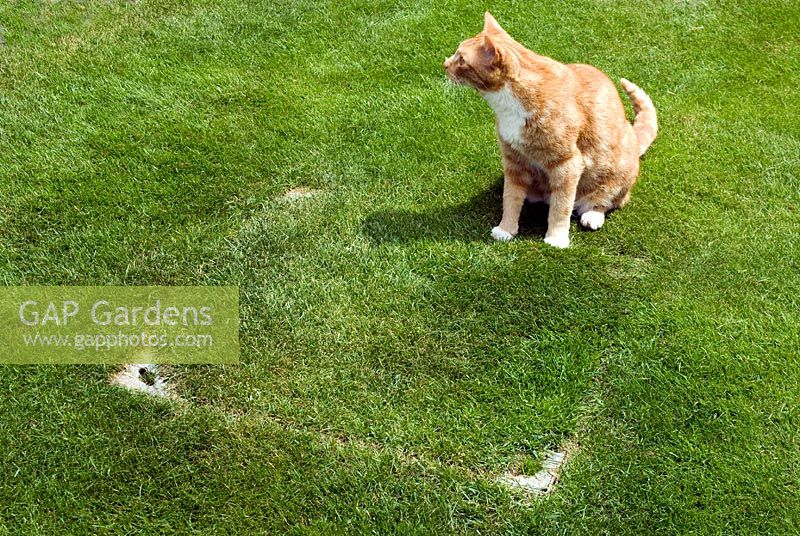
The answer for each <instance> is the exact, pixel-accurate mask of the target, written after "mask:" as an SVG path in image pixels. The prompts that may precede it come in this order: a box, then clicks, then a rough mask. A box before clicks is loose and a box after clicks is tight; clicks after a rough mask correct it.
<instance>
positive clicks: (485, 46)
mask: <svg viewBox="0 0 800 536" xmlns="http://www.w3.org/2000/svg"><path fill="white" fill-rule="evenodd" d="M513 42H514V40H513V39H511V37H510V36H509V35H508V34H507V33H506V31H505V30H503V28H501V27H500V25H499V24H498V23H497V21H496V20H495V19H494V17H492V14H491V13H489V12H488V11H487V12H486V14H485V15H484V24H483V31H482V32H481V33H479V34H478V35H476V36H475V37H473V38H471V39H467V40H466V41H463V42H462V43H461V44H460V45H458V49H457V50H456V53H455V54H453V55H452V56H450V57H449V58H447V59H446V60H445V62H444V70H445V72H446V73H447V76H448V77H449V78H450V80H452V81H453V82H455V83H456V84H464V85H467V86H472V87H474V88H475V89H477V90H479V91H495V90H498V89H500V88H502V87H503V85H504V84H505V83H506V80H507V78H508V73H509V65H508V64H509V62H508V61H507V58H506V55H507V49H508V46H509V44H511V43H513Z"/></svg>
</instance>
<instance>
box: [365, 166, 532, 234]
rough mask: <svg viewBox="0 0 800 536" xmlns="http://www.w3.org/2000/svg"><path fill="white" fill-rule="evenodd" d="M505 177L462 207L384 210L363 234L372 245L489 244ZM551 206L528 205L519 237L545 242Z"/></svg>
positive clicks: (367, 221)
mask: <svg viewBox="0 0 800 536" xmlns="http://www.w3.org/2000/svg"><path fill="white" fill-rule="evenodd" d="M502 198H503V177H500V179H498V180H497V181H496V182H495V184H494V185H493V186H492V187H491V188H489V189H487V190H486V191H484V192H481V193H480V194H478V195H476V196H474V197H473V198H472V199H470V200H469V201H467V202H465V203H462V204H460V205H452V206H449V207H443V208H435V209H431V210H427V211H422V212H415V211H411V210H384V211H380V212H375V213H373V214H371V215H370V216H369V217H367V218H366V219H365V220H364V222H363V229H364V233H365V234H366V235H367V236H369V237H370V239H371V240H372V242H373V243H376V244H384V243H403V242H413V241H416V240H458V241H462V242H474V241H486V240H488V239H489V232H490V231H491V229H492V227H494V226H495V225H497V224H498V222H499V221H500V217H501V215H502ZM547 211H548V206H547V205H545V204H543V203H535V204H530V203H525V206H524V207H523V208H522V215H521V217H520V230H519V236H521V237H525V236H534V237H539V238H542V237H544V234H545V231H546V230H547Z"/></svg>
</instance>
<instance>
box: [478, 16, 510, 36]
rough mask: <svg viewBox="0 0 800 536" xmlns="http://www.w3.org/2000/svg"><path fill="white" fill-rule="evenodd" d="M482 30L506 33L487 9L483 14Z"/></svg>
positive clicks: (488, 32)
mask: <svg viewBox="0 0 800 536" xmlns="http://www.w3.org/2000/svg"><path fill="white" fill-rule="evenodd" d="M483 31H484V33H487V34H498V35H508V34H507V33H506V31H505V30H504V29H503V28H502V27H501V26H500V24H499V23H498V22H497V21H496V20H495V18H494V17H492V14H491V13H489V12H488V11H487V12H486V13H484V15H483Z"/></svg>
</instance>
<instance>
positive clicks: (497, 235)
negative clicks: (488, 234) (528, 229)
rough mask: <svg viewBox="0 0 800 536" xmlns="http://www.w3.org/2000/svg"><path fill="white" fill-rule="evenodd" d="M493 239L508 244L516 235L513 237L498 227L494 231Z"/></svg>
mask: <svg viewBox="0 0 800 536" xmlns="http://www.w3.org/2000/svg"><path fill="white" fill-rule="evenodd" d="M492 238H494V239H495V240H499V241H500V242H508V241H509V240H511V239H512V238H514V235H512V234H511V233H509V232H507V231H504V230H502V229H501V228H500V226H499V225H498V226H497V227H495V228H494V229H492Z"/></svg>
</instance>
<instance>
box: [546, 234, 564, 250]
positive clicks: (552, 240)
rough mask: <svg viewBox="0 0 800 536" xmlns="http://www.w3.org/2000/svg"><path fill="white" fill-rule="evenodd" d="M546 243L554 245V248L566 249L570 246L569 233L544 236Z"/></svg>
mask: <svg viewBox="0 0 800 536" xmlns="http://www.w3.org/2000/svg"><path fill="white" fill-rule="evenodd" d="M544 243H545V244H548V245H551V246H553V247H554V248H559V249H566V248H568V247H569V235H568V234H563V235H552V236H546V237H545V238H544Z"/></svg>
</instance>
